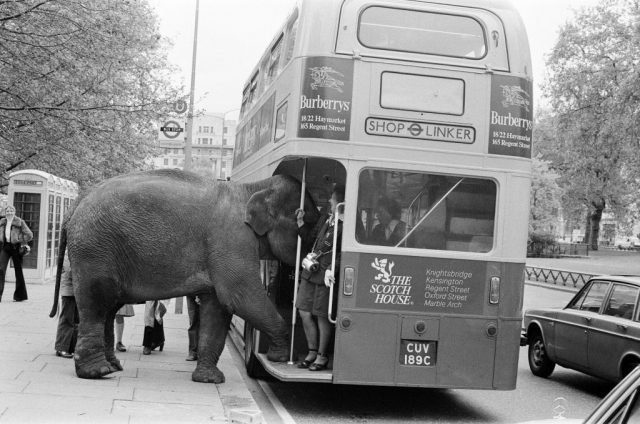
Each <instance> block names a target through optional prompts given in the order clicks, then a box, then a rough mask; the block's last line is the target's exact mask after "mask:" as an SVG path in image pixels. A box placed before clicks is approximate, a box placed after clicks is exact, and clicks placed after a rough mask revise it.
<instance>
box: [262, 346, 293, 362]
mask: <svg viewBox="0 0 640 424" xmlns="http://www.w3.org/2000/svg"><path fill="white" fill-rule="evenodd" d="M267 359H268V360H270V361H271V362H287V361H288V360H289V348H288V347H276V346H269V350H268V351H267Z"/></svg>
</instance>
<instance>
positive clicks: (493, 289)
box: [489, 277, 500, 305]
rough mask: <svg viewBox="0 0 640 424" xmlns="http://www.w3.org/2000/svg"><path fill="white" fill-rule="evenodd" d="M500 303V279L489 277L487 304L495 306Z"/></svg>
mask: <svg viewBox="0 0 640 424" xmlns="http://www.w3.org/2000/svg"><path fill="white" fill-rule="evenodd" d="M499 301H500V277H491V283H490V288H489V303H491V304H493V305H495V304H497V303H498V302H499Z"/></svg>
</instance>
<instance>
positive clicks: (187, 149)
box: [183, 0, 200, 171]
mask: <svg viewBox="0 0 640 424" xmlns="http://www.w3.org/2000/svg"><path fill="white" fill-rule="evenodd" d="M199 10H200V0H196V22H195V28H194V30H193V55H192V59H191V91H190V93H189V110H188V111H187V138H186V140H185V143H184V167H183V169H184V170H185V171H190V170H191V162H192V161H191V145H192V144H193V107H194V105H193V103H194V97H195V96H194V94H195V89H196V53H197V50H198V12H199Z"/></svg>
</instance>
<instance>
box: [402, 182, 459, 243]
mask: <svg viewBox="0 0 640 424" xmlns="http://www.w3.org/2000/svg"><path fill="white" fill-rule="evenodd" d="M463 180H464V178H460V179H459V180H458V182H457V183H455V184H454V185H453V187H451V189H449V191H447V193H446V194H445V195H444V196H442V198H441V199H440V200H438V201H437V202H436V204H435V205H433V206H432V207H431V209H429V211H428V212H427V213H426V214H424V216H423V217H422V219H421V220H420V221H418V223H417V224H416V225H414V226H413V228H412V229H411V231H409V232H408V233H407V234H406V235H405V236H404V237H402V240H400V241H399V242H398V243H397V244H396V245H395V246H394V247H398V246H400V245H401V244H402V243H404V242H405V240H407V239H408V238H409V236H410V235H411V234H413V232H414V231H415V230H416V229H417V228H418V227H419V226H420V224H422V222H424V220H425V219H427V218H428V217H429V215H431V212H433V211H435V210H436V208H437V207H438V206H439V205H440V203H442V202H443V201H444V199H446V198H447V197H448V196H449V195H450V194H451V192H452V191H453V190H455V189H456V187H458V186H459V185H460V183H461V182H462V181H463Z"/></svg>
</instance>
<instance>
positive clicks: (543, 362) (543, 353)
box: [528, 332, 556, 378]
mask: <svg viewBox="0 0 640 424" xmlns="http://www.w3.org/2000/svg"><path fill="white" fill-rule="evenodd" d="M528 358H529V368H530V369H531V372H532V373H533V375H537V376H538V377H544V378H546V377H549V376H550V375H551V373H552V372H553V369H554V368H555V367H556V364H555V362H553V361H552V360H551V359H549V356H547V349H546V347H545V345H544V340H543V339H542V334H540V333H538V332H536V333H534V334H533V335H532V336H531V341H530V342H529V355H528Z"/></svg>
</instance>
